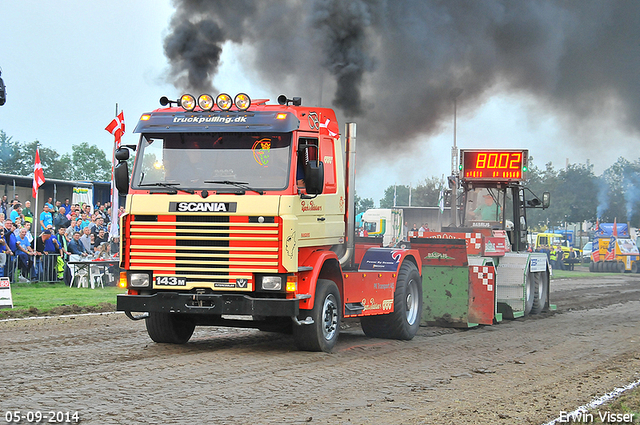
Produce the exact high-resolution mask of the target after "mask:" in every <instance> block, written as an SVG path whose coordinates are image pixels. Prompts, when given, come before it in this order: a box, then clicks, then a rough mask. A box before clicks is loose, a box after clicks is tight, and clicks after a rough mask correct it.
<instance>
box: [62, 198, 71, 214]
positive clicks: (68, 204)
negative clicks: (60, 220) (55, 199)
mask: <svg viewBox="0 0 640 425" xmlns="http://www.w3.org/2000/svg"><path fill="white" fill-rule="evenodd" d="M62 206H63V207H64V210H65V211H66V212H67V213H70V212H71V202H70V201H69V198H64V204H62Z"/></svg>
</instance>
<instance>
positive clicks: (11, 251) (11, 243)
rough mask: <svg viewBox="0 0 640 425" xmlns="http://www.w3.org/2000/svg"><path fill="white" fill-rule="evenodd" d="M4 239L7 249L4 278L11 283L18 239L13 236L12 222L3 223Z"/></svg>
mask: <svg viewBox="0 0 640 425" xmlns="http://www.w3.org/2000/svg"><path fill="white" fill-rule="evenodd" d="M4 238H5V242H6V244H7V248H8V252H7V254H8V258H7V266H6V267H5V269H4V271H5V276H6V277H8V278H9V279H11V281H12V282H13V278H14V276H13V275H14V271H15V267H16V254H17V250H18V239H17V238H16V235H14V234H13V222H12V221H11V220H6V221H5V222H4Z"/></svg>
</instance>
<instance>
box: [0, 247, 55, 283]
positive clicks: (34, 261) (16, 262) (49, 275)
mask: <svg viewBox="0 0 640 425" xmlns="http://www.w3.org/2000/svg"><path fill="white" fill-rule="evenodd" d="M59 257H60V255H59V254H43V255H7V256H6V262H5V264H4V273H3V276H5V277H8V278H9V280H10V281H11V282H20V281H22V282H27V281H39V282H58V281H59V280H62V271H63V270H64V269H63V268H62V269H61V270H60V271H59V267H58V258H59ZM59 276H60V277H59Z"/></svg>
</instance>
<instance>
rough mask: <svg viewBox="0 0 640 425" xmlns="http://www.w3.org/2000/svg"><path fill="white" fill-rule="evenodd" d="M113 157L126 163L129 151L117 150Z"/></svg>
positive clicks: (125, 149)
mask: <svg viewBox="0 0 640 425" xmlns="http://www.w3.org/2000/svg"><path fill="white" fill-rule="evenodd" d="M115 156H116V159H117V160H118V161H126V160H127V159H129V149H127V148H118V150H116V155H115Z"/></svg>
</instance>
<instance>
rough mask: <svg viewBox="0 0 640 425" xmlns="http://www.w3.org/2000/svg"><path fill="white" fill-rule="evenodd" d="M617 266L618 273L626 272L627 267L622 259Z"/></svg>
mask: <svg viewBox="0 0 640 425" xmlns="http://www.w3.org/2000/svg"><path fill="white" fill-rule="evenodd" d="M616 268H617V270H616V271H617V272H618V273H624V271H625V269H626V267H625V265H624V263H623V262H622V261H618V263H617V264H616Z"/></svg>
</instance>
